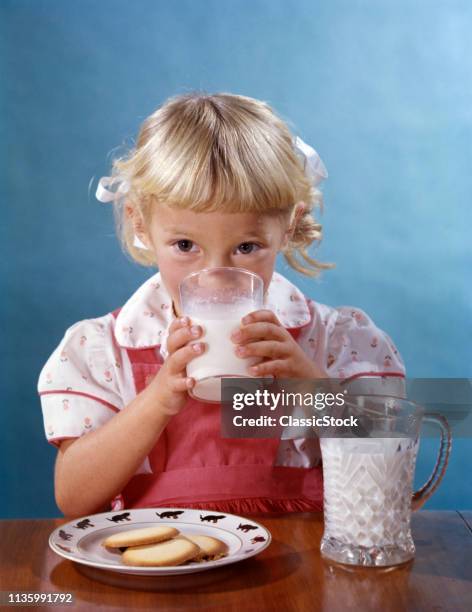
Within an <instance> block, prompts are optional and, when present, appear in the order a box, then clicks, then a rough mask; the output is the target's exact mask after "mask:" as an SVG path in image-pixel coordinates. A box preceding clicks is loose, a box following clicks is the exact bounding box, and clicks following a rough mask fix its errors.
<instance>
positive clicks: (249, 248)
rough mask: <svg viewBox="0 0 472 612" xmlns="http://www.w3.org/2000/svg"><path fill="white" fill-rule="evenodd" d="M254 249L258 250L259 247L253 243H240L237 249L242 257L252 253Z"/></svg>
mask: <svg viewBox="0 0 472 612" xmlns="http://www.w3.org/2000/svg"><path fill="white" fill-rule="evenodd" d="M254 247H255V248H256V249H257V250H259V249H260V248H261V247H260V246H259V245H258V244H256V243H255V242H242V243H241V244H240V245H239V246H238V249H239V250H240V253H242V254H243V255H249V254H250V253H252V252H253V251H254Z"/></svg>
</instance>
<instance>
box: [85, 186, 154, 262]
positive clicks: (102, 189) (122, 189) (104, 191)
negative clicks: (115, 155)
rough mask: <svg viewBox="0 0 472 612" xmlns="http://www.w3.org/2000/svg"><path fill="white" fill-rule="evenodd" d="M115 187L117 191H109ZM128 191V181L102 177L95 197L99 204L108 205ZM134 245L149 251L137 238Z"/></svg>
mask: <svg viewBox="0 0 472 612" xmlns="http://www.w3.org/2000/svg"><path fill="white" fill-rule="evenodd" d="M114 185H117V188H116V189H115V190H112V189H109V187H112V186H114ZM128 191H129V183H128V181H125V180H122V179H120V178H116V177H112V176H102V178H101V179H100V180H99V181H98V186H97V191H96V192H95V197H96V198H97V200H98V201H99V202H103V203H104V204H108V203H109V202H114V201H115V200H118V199H119V198H122V197H123V196H124V195H126V194H127V193H128ZM133 245H134V246H135V247H136V248H138V249H142V250H143V251H149V249H148V248H147V246H146V245H145V244H144V243H143V242H142V241H141V240H140V239H139V238H138V237H137V236H135V237H134V240H133Z"/></svg>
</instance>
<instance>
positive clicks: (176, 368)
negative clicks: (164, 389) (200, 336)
mask: <svg viewBox="0 0 472 612" xmlns="http://www.w3.org/2000/svg"><path fill="white" fill-rule="evenodd" d="M204 352H205V343H204V342H193V343H192V344H187V345H186V346H183V347H182V348H179V349H178V350H176V351H175V353H172V355H170V356H169V358H168V363H169V366H168V367H169V373H170V374H171V375H175V374H180V373H181V372H183V371H184V370H185V368H186V367H187V364H188V362H189V361H191V360H192V359H194V358H195V357H198V355H203V353H204Z"/></svg>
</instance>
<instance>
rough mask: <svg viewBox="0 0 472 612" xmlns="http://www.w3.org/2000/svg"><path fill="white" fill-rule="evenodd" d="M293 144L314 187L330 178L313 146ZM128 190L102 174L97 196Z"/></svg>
mask: <svg viewBox="0 0 472 612" xmlns="http://www.w3.org/2000/svg"><path fill="white" fill-rule="evenodd" d="M293 146H294V149H295V152H296V154H297V156H298V158H299V159H300V161H301V162H302V164H303V169H304V171H305V174H306V176H307V178H308V179H309V180H310V181H311V183H312V185H313V186H314V187H316V186H317V185H319V183H321V181H324V180H325V179H326V178H328V171H327V170H326V166H325V165H324V163H323V161H322V159H321V157H320V156H319V155H318V153H317V152H316V151H315V149H314V148H313V147H311V146H310V145H309V144H307V143H306V142H304V141H303V140H302V139H301V138H300V137H299V136H296V137H295V138H294V139H293ZM113 188H114V189H113ZM128 191H129V182H128V181H126V180H124V179H120V178H119V177H111V176H102V178H101V179H100V180H99V181H98V186H97V191H96V193H95V197H96V198H97V200H99V201H100V202H103V203H108V202H114V201H115V200H118V199H119V198H122V197H123V196H124V195H126V194H127V193H128ZM133 244H134V246H135V247H137V248H138V249H142V250H144V251H147V250H148V248H147V246H146V245H145V244H144V243H143V242H141V240H140V239H139V238H138V237H137V236H135V237H134V241H133Z"/></svg>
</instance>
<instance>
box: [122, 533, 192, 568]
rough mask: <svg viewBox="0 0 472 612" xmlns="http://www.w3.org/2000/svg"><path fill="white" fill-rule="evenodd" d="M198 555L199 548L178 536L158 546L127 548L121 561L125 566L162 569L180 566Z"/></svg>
mask: <svg viewBox="0 0 472 612" xmlns="http://www.w3.org/2000/svg"><path fill="white" fill-rule="evenodd" d="M199 553H200V548H199V547H198V546H197V544H195V543H194V542H191V541H190V540H188V539H187V538H184V537H182V536H178V537H176V538H172V539H171V540H167V541H165V542H159V543H158V544H149V545H147V546H135V547H133V548H127V549H126V550H125V552H124V553H123V554H122V555H121V560H122V561H123V563H124V564H125V565H138V566H143V567H144V566H146V567H153V566H154V567H163V566H166V565H180V564H181V563H185V561H190V560H191V559H193V558H195V557H196V556H197V555H198V554H199Z"/></svg>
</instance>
